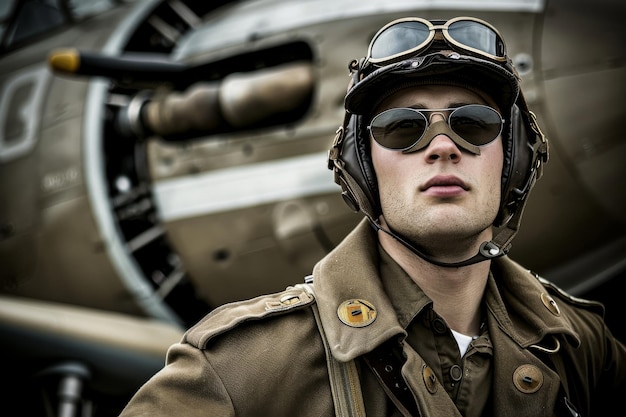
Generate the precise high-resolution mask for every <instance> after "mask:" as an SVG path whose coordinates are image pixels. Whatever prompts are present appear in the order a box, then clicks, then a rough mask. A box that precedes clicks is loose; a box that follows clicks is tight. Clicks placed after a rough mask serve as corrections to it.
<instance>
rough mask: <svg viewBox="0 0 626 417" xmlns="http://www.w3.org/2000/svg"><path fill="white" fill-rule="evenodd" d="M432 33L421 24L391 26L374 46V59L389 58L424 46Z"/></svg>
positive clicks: (407, 23)
mask: <svg viewBox="0 0 626 417" xmlns="http://www.w3.org/2000/svg"><path fill="white" fill-rule="evenodd" d="M429 34H430V31H429V30H428V27H427V26H426V25H425V24H423V23H420V22H400V23H396V24H395V25H392V26H389V27H388V28H387V29H385V30H384V31H383V32H382V33H380V34H379V35H378V38H376V39H375V40H374V43H373V44H372V56H371V58H373V59H381V58H387V57H390V56H393V55H396V54H399V53H402V52H405V51H408V50H410V49H413V48H415V47H416V46H418V45H420V44H422V43H423V42H424V41H425V40H426V39H428V35H429Z"/></svg>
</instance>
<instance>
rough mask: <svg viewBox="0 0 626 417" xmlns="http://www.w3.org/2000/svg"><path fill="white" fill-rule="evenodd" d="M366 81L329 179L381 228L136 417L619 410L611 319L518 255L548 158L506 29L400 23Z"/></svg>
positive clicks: (243, 315) (387, 35)
mask: <svg viewBox="0 0 626 417" xmlns="http://www.w3.org/2000/svg"><path fill="white" fill-rule="evenodd" d="M351 69H352V81H351V83H350V86H349V89H348V93H347V95H346V100H345V106H346V118H345V121H344V123H343V125H342V126H341V127H340V128H339V130H338V131H337V136H336V137H335V140H334V142H333V146H332V148H331V151H330V153H329V155H330V156H329V166H330V168H331V169H333V170H334V171H335V178H336V181H337V182H338V183H339V184H340V185H341V187H342V190H343V193H342V195H343V196H344V198H345V200H346V202H347V203H348V204H349V205H350V206H351V207H352V208H353V209H355V210H360V211H362V212H363V213H364V214H365V216H366V220H364V221H363V222H362V223H361V224H360V225H359V226H358V227H357V228H356V229H355V230H354V231H353V232H352V233H351V234H350V235H349V236H347V237H346V239H345V240H344V241H343V242H342V243H341V244H340V245H339V246H338V247H337V248H336V249H335V250H334V251H333V252H331V253H330V254H329V255H328V256H326V257H325V258H324V259H322V260H321V261H320V262H319V263H318V264H317V265H316V266H315V268H314V271H313V275H312V277H308V279H307V284H305V285H296V286H294V287H290V288H288V289H287V290H286V291H284V292H282V293H279V294H273V295H267V296H261V297H258V298H256V299H253V300H248V301H243V302H238V303H234V304H230V305H225V306H222V307H219V308H217V309H216V310H214V311H213V312H211V313H210V314H209V315H208V316H207V317H206V318H204V319H203V320H202V321H201V322H199V323H198V324H197V325H196V326H194V327H193V328H192V329H190V330H189V331H188V332H187V333H186V334H185V336H184V338H183V340H182V342H181V343H180V344H177V345H174V346H173V347H172V348H171V349H170V351H169V353H168V358H167V362H168V364H167V366H166V367H165V368H164V369H163V370H162V371H160V372H159V373H158V374H157V375H155V376H154V377H153V378H152V379H151V380H150V381H148V382H147V383H146V384H145V386H144V387H142V388H141V389H140V390H139V391H138V392H137V394H136V395H135V396H134V397H133V399H132V400H131V401H130V403H129V404H128V405H127V407H126V408H125V410H124V411H123V413H122V415H124V416H131V415H133V416H134V415H146V416H147V415H150V416H155V415H167V416H170V415H184V416H192V415H198V416H200V415H211V416H296V415H297V416H316V417H317V416H330V415H338V416H365V415H368V416H401V415H404V416H408V415H413V416H418V415H419V416H445V417H450V416H464V417H475V416H516V417H522V416H532V417H536V416H577V415H582V416H592V415H603V414H605V413H608V412H609V410H613V409H614V408H615V409H618V407H619V406H620V404H618V401H620V396H619V394H623V393H625V392H626V349H625V347H624V346H623V345H622V344H620V343H619V342H618V341H617V340H616V339H614V338H613V337H612V335H611V333H610V331H609V329H608V328H607V327H606V325H605V324H604V322H603V318H602V314H603V309H602V306H601V305H599V304H597V303H593V302H588V301H584V300H580V299H574V298H572V297H569V296H567V295H566V294H564V293H563V292H561V291H560V290H558V289H557V288H555V287H554V286H553V285H551V284H550V283H548V282H547V281H545V280H543V279H541V278H539V277H537V276H536V275H534V274H532V273H531V272H529V271H527V270H525V269H523V268H522V267H520V266H519V265H517V264H516V263H514V262H513V261H512V260H510V259H508V258H507V257H506V255H505V253H506V251H507V250H508V246H509V244H510V242H511V240H512V239H513V237H514V236H515V233H516V232H517V228H518V226H519V222H520V218H521V213H522V211H523V208H524V205H525V203H526V199H527V197H528V193H529V191H530V189H531V188H532V186H533V185H534V183H535V181H536V180H537V179H538V178H539V177H540V176H541V172H542V166H543V163H544V162H546V161H547V152H548V148H547V142H546V140H545V138H544V137H543V135H542V133H541V131H540V129H539V127H538V126H537V123H536V120H535V117H534V115H533V114H532V113H531V112H530V111H529V110H528V108H527V106H526V103H525V101H524V98H523V95H522V94H521V92H520V91H519V79H518V77H517V75H516V72H515V70H514V68H513V66H512V63H511V61H510V59H509V58H508V57H507V55H506V50H505V46H504V41H503V40H502V39H501V37H500V35H499V34H498V32H497V31H496V29H495V28H493V27H492V26H491V25H489V24H488V23H486V22H484V21H481V20H478V19H473V18H456V19H452V20H450V21H447V22H443V21H436V22H431V21H427V20H423V19H419V18H407V19H400V20H398V21H394V22H391V23H390V24H388V25H386V26H385V27H383V28H382V29H381V30H380V31H379V32H378V33H377V34H376V36H375V37H374V39H373V40H372V43H371V45H370V48H369V51H368V56H367V57H365V58H364V59H362V60H360V61H354V62H353V63H352V64H351ZM370 226H373V227H370ZM493 226H496V228H494V227H493ZM494 230H497V232H496V233H494Z"/></svg>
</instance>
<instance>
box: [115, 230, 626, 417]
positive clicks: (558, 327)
mask: <svg viewBox="0 0 626 417" xmlns="http://www.w3.org/2000/svg"><path fill="white" fill-rule="evenodd" d="M377 262H378V248H377V240H376V237H375V235H374V233H373V232H372V231H371V228H370V227H369V225H368V224H367V223H365V222H364V223H362V224H361V225H360V226H359V227H357V228H356V229H355V230H354V231H353V232H352V233H351V234H350V235H349V236H348V237H347V238H346V240H345V241H344V242H343V243H341V244H340V245H339V246H338V247H337V248H336V249H335V250H334V251H333V252H331V253H330V254H329V255H328V256H326V257H325V258H324V259H323V260H321V261H320V262H319V263H318V264H317V265H316V267H315V269H314V274H313V275H314V286H315V297H313V296H312V295H311V294H310V293H309V292H307V291H306V290H305V289H304V288H302V287H300V286H296V287H290V288H288V289H287V290H285V291H283V292H280V293H277V294H271V295H265V296H261V297H258V298H255V299H252V300H247V301H242V302H237V303H233V304H229V305H224V306H221V307H219V308H217V309H215V310H214V311H212V312H211V313H210V314H209V315H207V317H205V318H204V319H203V320H202V321H200V322H199V323H198V324H197V325H195V326H194V327H193V328H191V329H190V330H189V331H188V332H187V333H186V334H185V335H184V337H183V340H182V341H181V343H179V344H176V345H174V346H172V347H171V348H170V350H169V352H168V356H167V365H166V366H165V367H164V368H163V369H162V370H161V371H160V372H159V373H157V374H156V375H155V376H154V377H153V378H152V379H151V380H150V381H148V382H147V383H146V384H145V385H144V386H143V387H142V388H141V389H140V390H139V391H138V392H137V393H136V394H135V396H134V397H133V398H132V399H131V401H130V402H129V404H128V405H127V406H126V408H125V409H124V411H123V412H122V416H140V415H141V416H161V415H162V416H224V417H226V416H255V417H258V416H273V417H278V416H312V417H313V416H315V417H319V416H332V415H335V412H336V410H335V405H334V404H335V402H334V401H333V395H332V392H331V391H332V390H331V385H330V383H329V372H328V369H329V366H331V367H332V366H334V364H337V363H343V362H347V363H355V364H356V367H357V369H358V373H359V375H360V378H359V379H360V383H359V384H356V385H354V389H355V390H356V393H355V394H356V398H357V400H361V399H362V402H360V403H359V404H361V407H362V405H363V404H364V406H365V407H364V408H365V410H362V409H357V410H355V411H354V415H365V412H366V413H367V415H368V416H401V415H402V413H401V411H399V410H398V408H397V407H395V406H394V404H393V403H392V402H391V401H390V400H389V398H388V397H387V395H386V394H385V392H384V391H383V390H382V389H381V386H380V384H379V382H378V380H377V379H376V378H375V377H374V376H373V374H372V372H371V371H370V370H369V368H367V366H366V365H365V364H364V363H363V361H362V359H361V358H360V356H361V355H363V354H366V353H367V352H369V351H371V350H372V349H374V348H376V347H377V346H379V345H380V344H381V343H383V342H384V341H386V340H389V339H391V338H394V337H397V336H399V337H400V340H402V338H403V336H404V335H405V334H406V333H405V330H404V329H403V328H402V327H401V326H400V325H399V323H398V319H397V317H396V313H395V311H394V309H393V307H392V305H391V303H390V300H389V299H388V297H387V295H386V294H385V293H384V292H383V291H382V288H381V285H380V279H379V277H378V268H377ZM491 270H492V275H493V277H494V278H495V282H496V283H497V287H498V293H499V298H498V297H495V298H497V300H496V301H493V302H488V303H487V311H488V313H487V314H488V323H489V336H490V338H491V340H492V343H493V346H494V357H493V361H494V362H493V369H494V371H493V378H494V381H493V384H492V386H491V387H485V389H490V390H492V396H491V401H490V403H491V407H492V410H491V412H490V413H491V414H492V415H494V416H516V417H524V416H528V417H537V416H561V415H572V414H563V411H564V410H565V408H563V406H562V405H561V404H560V402H561V400H562V398H563V397H564V396H565V395H566V394H565V391H566V393H567V396H568V397H569V399H570V401H571V403H572V404H574V405H575V407H576V408H577V410H578V411H579V412H580V413H581V415H582V416H584V417H589V416H600V415H608V414H610V413H609V412H608V410H619V409H620V408H618V407H620V406H621V398H619V397H620V396H619V394H624V393H626V349H625V347H624V346H623V345H622V344H620V343H619V342H618V341H616V340H615V339H614V338H613V337H612V335H611V334H610V332H609V330H608V329H607V327H606V326H605V324H604V322H603V319H602V314H603V311H602V310H603V309H602V306H601V305H599V304H597V303H592V302H588V301H584V300H580V299H575V298H573V297H569V296H567V295H566V294H564V293H562V292H560V291H559V290H558V289H556V288H555V287H554V286H552V285H551V284H549V283H548V282H545V281H544V280H541V279H540V278H538V277H536V276H535V275H533V274H532V273H530V272H529V271H527V270H525V269H523V268H521V267H520V266H519V265H517V264H516V263H514V262H513V261H511V260H510V259H508V258H506V257H504V258H500V259H497V260H494V261H492V267H491ZM350 299H360V300H367V303H368V304H369V305H371V306H372V307H373V308H374V309H375V310H374V311H375V312H376V314H375V319H374V320H373V322H371V323H370V324H368V325H366V326H362V327H360V326H352V325H346V324H344V322H342V321H341V320H340V319H339V317H338V313H337V312H338V308H339V306H340V305H341V304H342V303H343V302H344V301H346V300H350ZM316 309H317V311H319V318H320V321H321V323H322V324H323V329H324V332H325V338H322V337H321V336H320V331H319V329H318V325H317V324H316V320H315V318H314V311H315V310H316ZM372 316H373V315H372ZM325 342H326V343H327V346H326V348H327V349H329V351H331V352H332V356H333V359H331V360H328V358H327V355H326V354H325V352H326V348H325V345H324V343H325ZM402 349H403V351H404V355H405V357H406V362H405V363H404V365H403V366H402V375H403V376H404V380H405V382H406V384H407V385H408V387H409V388H410V390H411V392H412V394H413V395H412V396H413V398H414V400H415V401H416V402H417V406H418V409H419V413H420V415H421V416H424V417H425V416H441V417H444V416H445V417H450V416H460V413H459V412H458V410H457V409H456V407H455V405H454V403H453V402H452V400H451V399H450V397H449V396H448V394H447V393H446V391H445V390H444V389H442V387H441V386H439V383H438V382H437V381H433V380H429V379H428V378H426V376H425V375H424V369H425V367H426V365H425V364H424V361H423V360H422V359H421V358H420V356H419V355H417V353H416V352H415V351H414V350H413V349H411V347H410V346H408V344H406V343H405V344H404V346H403V347H402ZM555 358H556V359H555ZM352 360H355V361H354V362H350V361H352ZM559 374H561V376H562V377H563V376H564V377H565V378H563V380H561V378H560V377H559ZM563 374H565V375H563ZM438 388H439V389H438ZM357 402H358V401H357ZM359 404H357V407H358V406H359ZM559 410H560V411H559Z"/></svg>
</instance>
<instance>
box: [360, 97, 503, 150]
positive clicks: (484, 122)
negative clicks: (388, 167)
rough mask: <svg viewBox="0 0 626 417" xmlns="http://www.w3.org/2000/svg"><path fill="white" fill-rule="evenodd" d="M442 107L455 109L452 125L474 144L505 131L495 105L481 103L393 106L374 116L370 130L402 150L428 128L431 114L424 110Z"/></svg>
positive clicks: (385, 143) (379, 139)
mask: <svg viewBox="0 0 626 417" xmlns="http://www.w3.org/2000/svg"><path fill="white" fill-rule="evenodd" d="M442 111H451V113H450V115H449V116H448V125H449V126H450V129H452V131H453V132H454V133H456V134H457V135H459V136H461V137H462V138H463V139H465V140H466V141H468V142H469V143H471V144H472V145H476V146H481V145H486V144H488V143H490V142H492V141H493V140H494V139H495V138H497V137H498V135H500V133H501V132H502V126H503V124H504V121H503V120H502V117H501V116H500V114H499V113H498V112H497V111H496V110H495V109H493V108H491V107H489V106H484V105H481V104H469V105H466V106H461V107H457V108H451V109H432V110H431V109H429V110H417V109H410V108H406V107H400V108H395V109H389V110H385V111H384V112H382V113H379V114H377V115H376V116H375V117H374V118H373V119H372V122H371V123H370V125H369V130H370V133H371V135H372V137H373V138H374V140H375V141H376V142H377V143H378V144H379V145H381V146H383V147H384V148H387V149H392V150H399V151H401V150H404V149H408V148H410V147H412V146H413V145H414V144H415V143H417V142H418V141H419V140H420V139H421V138H422V136H423V135H424V133H425V132H426V129H428V125H429V123H428V118H427V117H426V115H425V114H424V113H431V112H438V113H440V112H442Z"/></svg>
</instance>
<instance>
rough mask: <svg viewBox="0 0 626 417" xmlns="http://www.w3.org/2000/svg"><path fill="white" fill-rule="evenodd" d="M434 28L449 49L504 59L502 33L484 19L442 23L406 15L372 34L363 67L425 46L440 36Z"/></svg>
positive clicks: (404, 56) (412, 53)
mask: <svg viewBox="0 0 626 417" xmlns="http://www.w3.org/2000/svg"><path fill="white" fill-rule="evenodd" d="M438 22H439V21H436V23H438ZM441 22H443V21H441ZM437 31H439V32H440V33H441V35H442V36H443V40H444V41H445V42H446V43H447V44H448V45H449V46H450V47H451V48H452V49H455V50H457V51H459V50H460V51H462V52H467V53H470V54H473V55H479V56H481V57H486V58H488V59H490V60H492V61H497V62H504V61H507V60H508V58H507V55H506V46H505V44H504V40H503V39H502V36H500V33H499V32H498V31H497V29H496V28H494V27H493V26H491V25H490V24H489V23H487V22H485V21H484V20H480V19H477V18H473V17H456V18H454V19H450V20H448V21H447V22H443V23H442V24H433V22H430V21H428V20H426V19H421V18H418V17H409V18H403V19H398V20H394V21H393V22H390V23H388V24H387V25H385V26H383V27H382V28H381V29H380V30H379V31H378V32H377V33H376V35H374V38H373V39H372V42H371V43H370V46H369V49H368V51H367V58H366V60H365V62H364V67H365V66H367V65H368V64H375V65H376V66H381V65H387V64H389V63H393V62H396V61H400V60H402V59H405V58H406V57H409V56H415V55H417V54H418V53H420V52H422V51H423V50H425V49H427V48H428V47H429V46H430V45H431V44H432V43H433V41H434V40H435V39H440V38H441V36H437Z"/></svg>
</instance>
